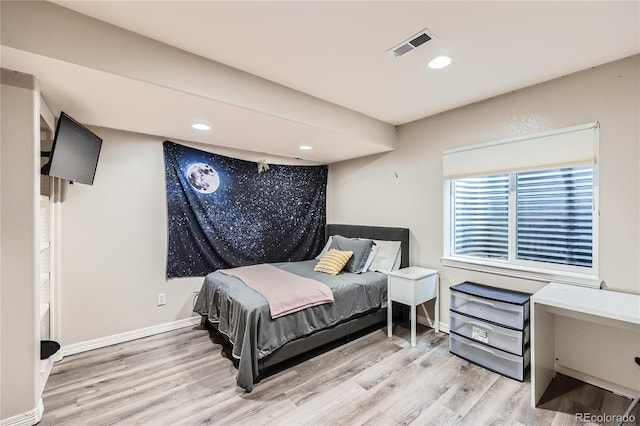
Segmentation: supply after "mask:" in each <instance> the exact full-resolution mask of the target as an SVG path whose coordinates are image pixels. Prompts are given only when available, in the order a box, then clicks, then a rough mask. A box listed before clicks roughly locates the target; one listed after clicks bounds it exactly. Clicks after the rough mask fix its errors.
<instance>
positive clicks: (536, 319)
mask: <svg viewBox="0 0 640 426" xmlns="http://www.w3.org/2000/svg"><path fill="white" fill-rule="evenodd" d="M554 322H555V321H554V316H553V314H552V313H549V312H548V311H547V307H546V306H545V305H541V304H538V303H536V302H532V305H531V406H532V407H534V408H535V407H536V406H537V405H538V402H539V401H540V398H542V394H544V391H545V390H546V389H547V386H549V383H550V382H551V379H552V378H553V376H554V369H555V360H554V357H555V344H554V339H555V330H554Z"/></svg>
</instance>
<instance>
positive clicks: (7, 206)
mask: <svg viewBox="0 0 640 426" xmlns="http://www.w3.org/2000/svg"><path fill="white" fill-rule="evenodd" d="M1 80H2V85H1V95H2V96H1V98H2V119H1V126H0V127H1V129H2V132H1V137H0V153H1V154H0V182H1V183H0V201H1V203H0V206H1V210H0V211H1V219H0V230H1V238H0V242H1V244H0V339H1V340H0V377H1V380H0V419H2V420H6V419H8V418H11V417H13V416H18V415H21V414H23V413H27V412H32V411H33V410H34V409H36V407H37V404H38V401H39V398H40V396H39V395H37V393H38V386H39V382H40V376H39V374H37V373H38V365H39V359H40V345H39V335H40V327H39V317H38V307H39V298H38V293H37V289H38V287H39V282H38V281H39V280H38V276H39V275H38V271H39V267H38V257H37V256H38V249H39V243H40V240H39V236H38V234H37V223H38V222H37V215H38V211H39V207H40V205H39V195H40V192H39V187H40V181H39V177H38V176H39V164H38V163H37V162H39V160H38V158H39V155H38V154H39V152H38V151H39V150H40V134H39V126H38V124H37V123H39V117H40V116H39V99H40V97H39V96H40V95H39V92H38V90H37V82H36V81H35V79H34V78H33V76H30V75H26V74H18V73H15V72H11V71H7V70H2V79H1Z"/></svg>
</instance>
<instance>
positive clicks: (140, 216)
mask: <svg viewBox="0 0 640 426" xmlns="http://www.w3.org/2000/svg"><path fill="white" fill-rule="evenodd" d="M92 130H93V131H94V132H95V133H97V134H98V135H99V136H100V137H102V138H103V139H104V141H103V144H102V150H101V152H100V159H99V162H98V168H97V170H96V176H95V180H94V185H93V186H86V185H79V184H76V185H69V184H63V194H62V202H61V220H62V224H61V228H62V229H61V238H62V242H61V246H62V247H61V251H60V258H61V265H60V271H61V285H60V305H61V327H60V341H61V343H62V345H63V347H68V346H69V345H77V344H82V343H85V342H87V341H90V340H94V339H105V338H109V337H110V336H114V335H118V334H121V333H128V332H132V331H136V330H140V329H144V328H147V327H155V326H158V325H161V324H166V323H171V322H174V321H178V320H184V319H186V318H189V317H191V316H194V314H193V313H192V312H191V309H192V306H193V293H194V291H198V290H200V287H201V285H202V282H203V279H202V278H181V279H172V280H168V281H167V279H166V273H165V271H166V256H167V207H166V195H165V180H164V158H163V151H162V142H163V141H164V139H162V138H159V137H155V136H148V135H141V134H137V133H130V132H123V131H118V130H112V129H104V128H96V127H94V128H92ZM175 142H179V143H180V141H175ZM182 143H184V144H185V145H189V146H193V147H195V148H198V149H203V150H208V151H211V152H215V153H217V154H221V155H226V156H231V157H236V158H242V159H246V160H250V161H257V160H259V159H263V158H266V159H267V161H268V162H270V161H274V162H275V161H278V162H280V163H290V164H302V163H303V162H301V161H295V160H290V159H282V158H277V157H274V156H269V155H265V154H257V153H251V152H246V151H239V150H233V149H226V148H220V147H213V146H210V145H208V146H206V145H197V144H189V143H185V142H182ZM256 173H257V166H256ZM158 293H166V295H167V303H166V305H164V306H157V295H158ZM74 349H75V347H74Z"/></svg>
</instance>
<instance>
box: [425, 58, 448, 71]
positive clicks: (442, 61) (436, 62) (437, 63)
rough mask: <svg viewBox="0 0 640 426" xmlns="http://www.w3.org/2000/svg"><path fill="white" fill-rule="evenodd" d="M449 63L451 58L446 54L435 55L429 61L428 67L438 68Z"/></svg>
mask: <svg viewBox="0 0 640 426" xmlns="http://www.w3.org/2000/svg"><path fill="white" fill-rule="evenodd" d="M450 63H451V58H450V57H448V56H437V57H435V58H433V59H432V60H430V61H429V68H431V69H432V70H439V69H440V68H444V67H446V66H447V65H449V64H450Z"/></svg>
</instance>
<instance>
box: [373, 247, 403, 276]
mask: <svg viewBox="0 0 640 426" xmlns="http://www.w3.org/2000/svg"><path fill="white" fill-rule="evenodd" d="M373 241H374V242H375V243H376V246H378V254H376V256H375V257H374V259H373V262H371V266H369V270H370V271H376V272H382V273H385V274H388V273H389V272H391V271H395V270H397V269H398V268H399V267H400V257H401V254H400V241H380V240H373Z"/></svg>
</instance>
